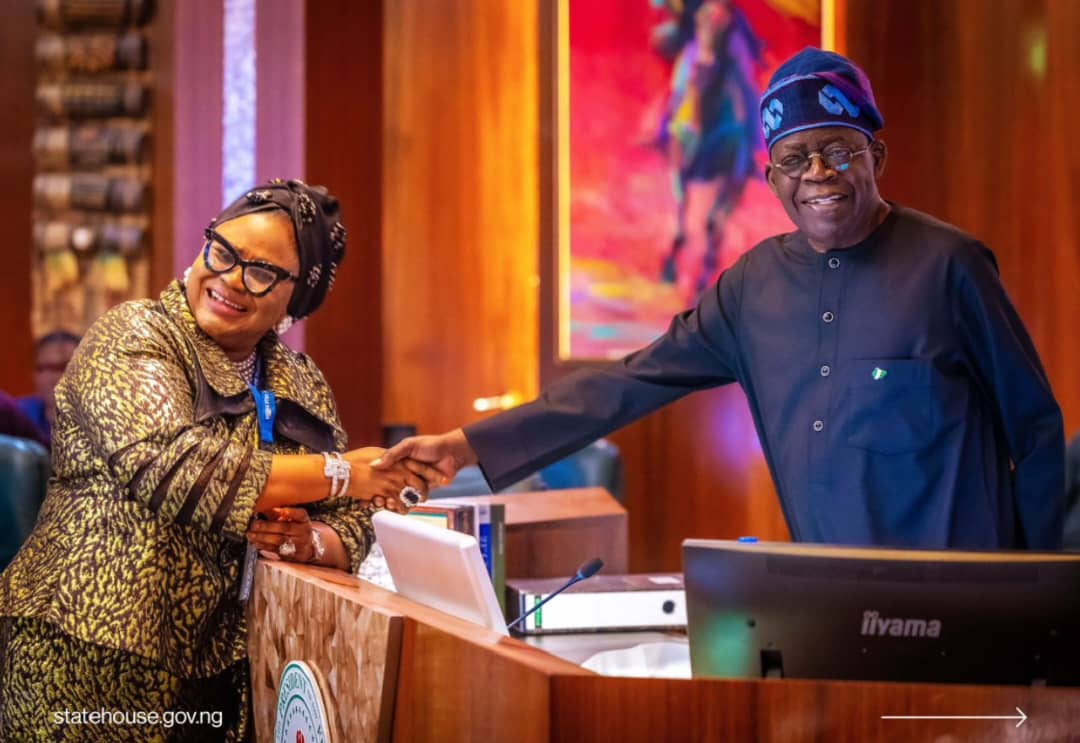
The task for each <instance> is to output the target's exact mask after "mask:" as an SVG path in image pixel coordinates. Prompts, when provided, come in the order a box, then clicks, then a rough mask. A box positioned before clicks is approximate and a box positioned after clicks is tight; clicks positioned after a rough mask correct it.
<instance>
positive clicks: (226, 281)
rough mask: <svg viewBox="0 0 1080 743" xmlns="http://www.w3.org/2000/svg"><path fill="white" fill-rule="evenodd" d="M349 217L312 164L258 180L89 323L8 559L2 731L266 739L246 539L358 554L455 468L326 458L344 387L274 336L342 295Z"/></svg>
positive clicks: (345, 557) (29, 736) (2, 604)
mask: <svg viewBox="0 0 1080 743" xmlns="http://www.w3.org/2000/svg"><path fill="white" fill-rule="evenodd" d="M338 216H339V211H338V204H337V201H336V200H335V199H334V198H332V197H331V196H329V195H328V194H327V193H326V192H325V190H323V189H321V188H312V187H309V186H307V185H305V184H303V183H301V182H300V181H288V182H287V183H283V182H281V181H274V182H272V183H270V184H268V185H266V186H264V187H261V188H259V189H256V190H253V191H250V192H248V193H247V194H245V195H244V196H242V197H241V198H239V199H237V201H236V202H234V203H233V204H232V205H230V206H229V207H228V208H226V210H225V211H224V212H223V213H222V214H221V215H220V216H219V217H218V218H217V219H216V220H214V222H213V223H212V224H211V226H210V228H209V229H208V230H207V233H206V234H207V241H206V243H205V245H204V247H203V250H202V251H200V253H199V255H198V256H197V257H196V260H195V262H194V263H193V265H192V267H191V269H190V271H189V272H188V274H187V275H186V276H185V281H184V282H173V283H172V284H171V285H170V286H169V287H168V288H166V289H165V291H164V292H163V293H162V294H161V297H160V299H159V300H157V301H153V300H142V301H134V302H127V303H125V304H122V305H120V306H118V307H116V308H114V309H112V310H110V311H109V312H107V313H106V314H105V315H104V316H102V317H101V318H100V319H99V320H98V321H97V322H96V323H95V324H94V325H93V327H91V328H90V330H89V332H88V333H87V335H86V337H85V338H84V340H83V342H82V345H81V346H80V347H79V350H78V352H77V353H76V354H75V357H74V358H73V360H72V362H71V364H70V366H69V367H68V369H67V372H66V374H65V376H64V378H63V380H62V381H61V382H60V384H59V386H58V387H57V391H56V397H57V420H56V427H55V429H54V445H53V468H54V477H53V479H52V480H51V481H50V483H49V494H48V497H47V498H46V500H45V503H44V505H43V506H42V509H41V513H40V516H39V517H38V522H37V525H36V527H35V529H34V531H33V533H32V534H31V535H30V537H29V539H28V540H27V541H26V543H25V545H24V546H23V548H22V549H21V551H20V552H19V554H18V555H17V556H16V558H15V560H14V561H13V562H12V564H11V565H10V566H9V567H8V568H7V570H5V571H4V573H3V575H2V576H0V740H3V741H33V740H60V741H98V740H123V741H162V740H165V741H187V740H192V741H213V740H226V741H241V740H247V739H249V737H250V735H251V733H250V731H251V725H250V719H249V717H250V684H249V681H248V666H247V660H246V634H247V627H246V624H245V616H244V607H243V604H242V602H241V600H240V592H239V586H240V583H241V575H242V573H243V571H244V563H245V560H244V555H245V542H247V543H250V544H252V545H253V546H254V547H257V548H259V549H270V550H276V551H278V552H279V553H280V554H281V555H282V557H283V558H285V559H290V560H295V561H299V562H309V563H316V564H321V565H327V566H334V567H338V568H340V569H343V570H344V569H348V570H353V571H355V570H356V568H357V567H358V565H359V563H360V561H361V560H362V559H363V558H364V556H365V554H366V553H367V550H368V547H369V545H370V543H371V541H372V538H373V537H372V530H371V522H370V518H369V517H370V511H371V509H372V508H373V507H377V506H385V507H387V508H394V509H401V508H404V506H403V505H402V504H401V503H400V502H399V501H398V495H399V493H401V492H402V489H403V488H405V487H406V486H412V487H413V488H416V489H417V490H418V491H420V492H421V493H426V491H427V487H428V485H429V484H433V483H434V482H435V481H436V480H438V479H439V478H440V477H441V476H440V475H439V474H438V473H437V472H435V470H433V469H431V468H428V467H426V466H424V465H420V464H416V463H409V464H408V465H407V466H406V467H401V468H399V469H396V470H394V471H393V472H391V473H386V474H384V473H383V472H376V471H374V470H372V469H371V468H370V467H368V462H370V461H371V460H372V459H374V458H376V457H377V456H378V455H379V454H380V453H381V451H382V450H381V449H377V448H366V449H358V450H354V451H350V452H347V453H345V454H344V461H345V462H347V463H348V466H344V465H339V471H338V474H339V476H340V478H339V479H335V480H334V481H333V482H330V481H329V480H328V479H327V476H326V475H324V467H326V465H327V463H333V462H334V458H332V457H329V456H324V455H322V454H321V452H343V451H344V449H345V433H344V432H343V431H342V428H341V423H340V422H339V420H338V415H337V410H336V406H335V404H334V399H333V396H332V394H331V392H330V390H329V388H328V387H327V385H326V380H325V379H324V378H323V376H322V374H321V373H320V372H319V370H318V369H317V368H316V367H315V365H314V364H313V363H312V362H311V360H310V359H308V358H307V357H306V356H305V355H303V354H300V353H294V352H293V351H291V350H289V349H288V348H287V347H285V346H284V345H283V344H282V343H281V341H280V340H279V339H278V335H279V333H280V332H284V327H283V322H282V321H283V320H286V318H300V317H304V316H306V315H308V314H310V313H311V312H312V311H313V310H315V309H316V308H317V307H318V306H319V304H321V302H322V300H323V299H324V298H325V296H326V294H327V292H328V291H329V289H330V286H331V284H332V283H333V277H334V272H335V270H336V269H337V265H338V263H339V262H340V261H341V258H342V257H343V255H344V251H345V229H344V227H342V226H341V223H340V222H339V221H338ZM252 382H254V384H255V387H254V388H252V387H250V386H249V385H251V383H252ZM266 390H268V391H269V392H272V393H273V396H274V399H275V400H276V415H275V416H274V418H273V419H272V420H270V421H268V426H264V427H263V428H262V429H261V430H260V425H259V424H260V421H259V420H257V418H258V417H259V412H258V411H257V410H256V407H258V408H259V411H262V409H263V408H264V405H263V398H261V397H260V398H259V399H260V403H259V405H258V406H256V404H255V399H256V397H255V396H256V394H260V395H261V394H262V391H266ZM340 467H344V469H345V471H346V472H348V474H349V481H348V485H347V491H346V492H345V493H342V492H334V495H333V497H328V494H329V493H331V492H333V491H341V490H343V489H344V488H343V487H342V481H343V480H344V475H345V472H341V471H340ZM328 469H332V468H328ZM257 514H263V515H265V516H267V517H268V518H266V519H258V518H255V516H256V515H257ZM103 711H104V713H105V714H102V712H103ZM185 712H187V713H195V714H196V715H198V713H200V712H202V713H203V716H202V718H201V719H200V720H198V722H201V724H198V722H197V724H192V723H191V720H190V718H188V719H186V720H185V719H183V717H182V715H183V713H185ZM93 713H97V714H98V717H97V718H95V717H93ZM151 713H156V714H157V715H158V716H159V718H158V719H159V722H158V724H153V721H152V719H151V718H150V714H151ZM166 715H168V719H166ZM103 720H104V721H105V723H108V724H105V723H103Z"/></svg>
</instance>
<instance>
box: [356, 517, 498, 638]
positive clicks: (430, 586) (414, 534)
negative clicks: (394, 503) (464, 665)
mask: <svg viewBox="0 0 1080 743" xmlns="http://www.w3.org/2000/svg"><path fill="white" fill-rule="evenodd" d="M371 522H372V523H373V524H374V525H375V538H376V539H377V540H378V542H379V545H380V546H381V547H382V551H383V554H384V555H385V556H386V564H387V566H388V567H389V568H390V576H391V577H392V578H393V579H394V585H395V586H396V587H397V592H398V593H400V594H401V595H402V596H404V597H405V598H407V599H411V600H412V601H415V602H417V603H418V604H424V605H425V606H430V607H432V608H434V609H438V610H439V611H444V612H446V613H447V614H452V615H454V616H455V617H460V618H462V619H466V620H468V621H470V622H475V623H476V624H479V625H481V626H483V627H487V628H488V629H490V630H494V631H495V632H498V633H499V634H502V635H507V634H509V633H508V632H507V631H506V619H505V617H503V614H502V610H501V609H500V608H499V602H498V600H497V599H496V598H495V589H494V587H493V586H492V585H491V578H490V577H489V576H488V572H487V567H486V566H485V565H484V558H483V557H482V556H481V555H480V545H479V544H477V542H476V539H475V538H474V537H471V536H469V535H468V534H462V533H460V532H456V531H453V530H451V529H443V528H440V527H438V526H432V525H431V524H427V523H424V522H423V521H422V520H420V519H411V518H409V517H408V516H402V515H401V514H397V513H392V512H390V511H379V512H378V513H376V514H375V515H374V516H373V517H372V518H371Z"/></svg>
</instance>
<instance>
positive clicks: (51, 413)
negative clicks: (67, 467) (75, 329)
mask: <svg viewBox="0 0 1080 743" xmlns="http://www.w3.org/2000/svg"><path fill="white" fill-rule="evenodd" d="M78 345H79V336H77V335H73V334H72V333H67V332H65V331H62V330H60V331H56V332H54V333H49V334H48V335H44V336H42V337H41V338H39V339H38V341H37V343H36V344H35V346H34V394H33V395H29V396H27V397H21V398H19V400H18V402H19V407H20V408H21V409H22V411H23V413H25V414H26V417H27V418H29V419H30V420H31V421H33V422H34V425H35V426H37V428H38V430H39V431H40V432H41V436H42V437H43V439H44V441H45V446H46V447H47V446H48V445H49V444H48V442H49V441H50V440H51V439H52V426H53V421H55V420H56V393H55V390H56V383H57V382H59V381H60V377H61V376H63V374H64V370H65V369H67V365H68V362H69V361H71V355H72V354H74V353H75V349H76V347H78Z"/></svg>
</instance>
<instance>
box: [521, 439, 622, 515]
mask: <svg viewBox="0 0 1080 743" xmlns="http://www.w3.org/2000/svg"><path fill="white" fill-rule="evenodd" d="M540 479H542V480H543V481H544V484H545V485H546V486H547V488H548V489H549V490H565V489H567V488H586V487H600V488H604V489H605V490H607V491H608V492H609V493H611V494H612V496H614V497H615V500H617V501H618V502H619V503H623V502H624V496H623V466H622V456H621V455H620V454H619V447H617V446H615V444H613V443H611V442H610V441H608V440H607V439H597V440H596V441H594V442H592V443H591V444H589V445H588V446H586V447H585V448H584V449H581V450H580V451H576V452H574V453H573V454H571V455H570V456H568V457H566V458H564V459H560V460H559V461H558V462H556V463H555V464H551V465H548V466H547V467H545V468H544V469H542V470H540Z"/></svg>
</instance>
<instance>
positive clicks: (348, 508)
mask: <svg viewBox="0 0 1080 743" xmlns="http://www.w3.org/2000/svg"><path fill="white" fill-rule="evenodd" d="M308 512H309V513H310V514H311V520H312V521H321V522H322V523H324V524H326V525H327V526H329V527H330V528H331V529H333V530H334V531H335V532H336V533H337V535H338V538H339V539H341V544H342V545H344V547H345V554H346V555H348V558H349V572H352V573H355V572H356V571H357V570H359V569H360V563H362V562H363V561H364V558H365V557H367V553H368V550H370V549H371V545H372V544H374V543H375V531H374V529H373V528H372V526H371V509H370V506H368V505H367V504H365V503H361V502H360V501H357V500H352V499H348V500H345V499H338V500H337V501H335V503H334V505H329V504H327V503H326V502H325V501H324V502H321V503H316V504H314V505H312V506H311V507H310V508H308Z"/></svg>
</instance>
